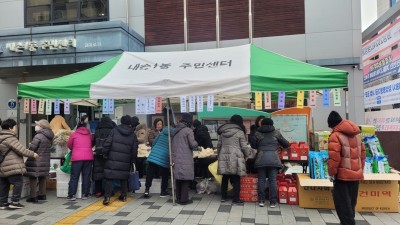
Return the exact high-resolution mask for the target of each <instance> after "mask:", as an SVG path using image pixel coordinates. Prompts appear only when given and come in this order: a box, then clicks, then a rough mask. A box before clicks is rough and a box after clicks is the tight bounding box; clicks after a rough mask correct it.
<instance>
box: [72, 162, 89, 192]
mask: <svg viewBox="0 0 400 225" xmlns="http://www.w3.org/2000/svg"><path fill="white" fill-rule="evenodd" d="M92 165H93V161H90V160H84V161H74V162H72V165H71V177H70V180H69V183H68V196H73V195H76V192H77V191H78V183H79V176H80V174H81V173H82V195H89V194H90V177H91V175H92Z"/></svg>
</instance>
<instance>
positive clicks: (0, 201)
mask: <svg viewBox="0 0 400 225" xmlns="http://www.w3.org/2000/svg"><path fill="white" fill-rule="evenodd" d="M1 128H2V130H1V131H0V154H2V155H3V156H4V160H3V161H2V162H1V163H0V209H7V208H10V209H21V208H23V207H24V206H23V205H22V204H21V203H19V200H20V198H21V192H22V185H23V181H22V175H23V174H25V173H26V168H25V163H24V158H23V156H26V157H33V158H35V159H37V158H38V157H39V155H38V154H36V153H35V152H33V151H31V150H28V149H26V148H25V147H24V146H23V145H22V144H21V143H20V142H19V141H18V138H17V135H16V133H17V123H16V122H15V120H13V119H8V120H5V121H3V123H2V124H1ZM11 184H12V185H14V188H13V192H12V196H11V203H9V202H8V193H9V191H10V185H11Z"/></svg>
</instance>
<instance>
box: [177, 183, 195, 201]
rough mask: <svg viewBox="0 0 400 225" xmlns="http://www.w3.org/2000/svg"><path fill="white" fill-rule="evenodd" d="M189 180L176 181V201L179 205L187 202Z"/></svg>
mask: <svg viewBox="0 0 400 225" xmlns="http://www.w3.org/2000/svg"><path fill="white" fill-rule="evenodd" d="M191 182H192V181H191V180H176V182H175V184H176V200H177V201H178V202H180V203H186V202H188V201H189V188H190V183H191Z"/></svg>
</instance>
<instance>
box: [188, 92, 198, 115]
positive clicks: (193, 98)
mask: <svg viewBox="0 0 400 225" xmlns="http://www.w3.org/2000/svg"><path fill="white" fill-rule="evenodd" d="M189 112H196V96H194V95H191V96H189Z"/></svg>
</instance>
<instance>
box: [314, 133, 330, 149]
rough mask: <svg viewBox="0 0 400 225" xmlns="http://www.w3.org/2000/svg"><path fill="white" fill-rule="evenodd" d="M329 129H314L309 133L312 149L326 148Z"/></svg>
mask: <svg viewBox="0 0 400 225" xmlns="http://www.w3.org/2000/svg"><path fill="white" fill-rule="evenodd" d="M330 134H331V132H330V131H315V132H314V133H312V134H311V143H312V148H313V149H314V150H326V149H328V139H329V135H330Z"/></svg>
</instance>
